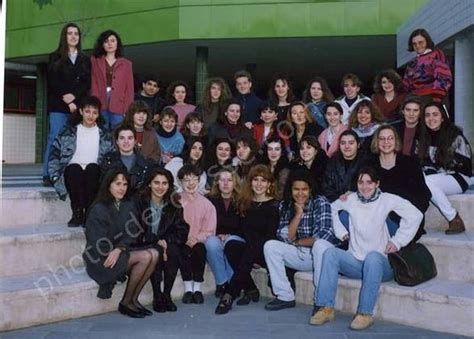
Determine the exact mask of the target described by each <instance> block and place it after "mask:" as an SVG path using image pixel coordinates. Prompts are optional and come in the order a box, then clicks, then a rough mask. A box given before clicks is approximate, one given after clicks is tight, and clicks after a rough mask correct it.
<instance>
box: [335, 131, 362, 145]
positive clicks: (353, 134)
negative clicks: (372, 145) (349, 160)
mask: <svg viewBox="0 0 474 339" xmlns="http://www.w3.org/2000/svg"><path fill="white" fill-rule="evenodd" d="M346 135H350V136H352V137H354V139H355V141H356V142H357V144H360V138H359V136H358V135H357V133H356V132H355V131H354V130H352V129H347V130H345V131H344V132H342V133H341V135H340V136H339V142H341V139H342V137H345V136H346Z"/></svg>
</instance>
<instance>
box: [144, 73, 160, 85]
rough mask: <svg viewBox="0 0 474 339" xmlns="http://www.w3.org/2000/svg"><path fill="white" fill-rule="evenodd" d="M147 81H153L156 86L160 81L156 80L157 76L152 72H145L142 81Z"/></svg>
mask: <svg viewBox="0 0 474 339" xmlns="http://www.w3.org/2000/svg"><path fill="white" fill-rule="evenodd" d="M147 81H154V82H156V83H157V84H158V87H160V85H161V84H160V81H159V80H158V77H157V76H156V75H154V74H151V73H148V74H145V75H144V76H143V78H142V83H146V82H147Z"/></svg>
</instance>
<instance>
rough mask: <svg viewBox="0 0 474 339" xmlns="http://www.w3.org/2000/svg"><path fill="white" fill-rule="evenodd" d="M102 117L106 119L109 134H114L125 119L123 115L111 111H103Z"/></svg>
mask: <svg viewBox="0 0 474 339" xmlns="http://www.w3.org/2000/svg"><path fill="white" fill-rule="evenodd" d="M101 115H102V119H104V129H105V130H106V131H108V132H112V131H113V130H114V128H115V127H117V125H119V124H120V123H121V122H122V121H123V119H124V117H123V114H120V113H114V112H110V111H102V112H101Z"/></svg>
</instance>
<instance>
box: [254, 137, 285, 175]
mask: <svg viewBox="0 0 474 339" xmlns="http://www.w3.org/2000/svg"><path fill="white" fill-rule="evenodd" d="M272 142H277V143H279V144H280V145H281V157H280V159H278V161H277V163H276V164H275V168H274V169H273V175H274V176H275V178H277V177H278V174H279V173H280V171H281V170H282V169H284V168H288V166H289V161H288V151H287V149H286V147H285V142H284V141H283V139H282V138H279V137H273V138H270V139H268V140H267V141H266V142H265V143H264V144H263V147H262V155H261V157H260V159H259V161H258V162H259V163H260V164H264V165H267V166H269V167H270V159H269V158H268V145H269V144H270V143H272Z"/></svg>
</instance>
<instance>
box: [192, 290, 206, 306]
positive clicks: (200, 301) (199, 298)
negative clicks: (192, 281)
mask: <svg viewBox="0 0 474 339" xmlns="http://www.w3.org/2000/svg"><path fill="white" fill-rule="evenodd" d="M193 301H194V303H195V304H203V303H204V296H203V295H202V292H201V291H197V292H194V297H193Z"/></svg>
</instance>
